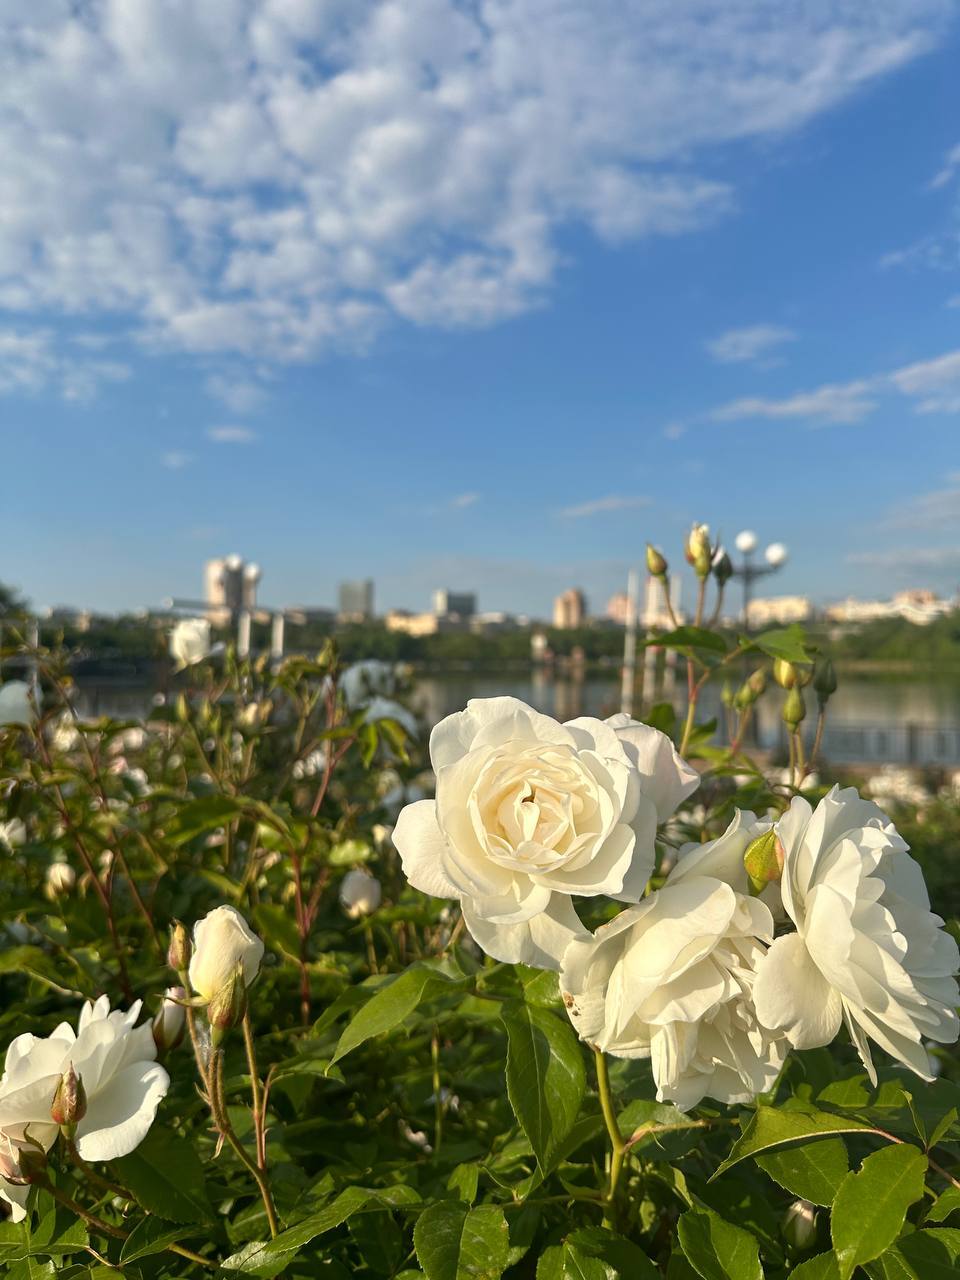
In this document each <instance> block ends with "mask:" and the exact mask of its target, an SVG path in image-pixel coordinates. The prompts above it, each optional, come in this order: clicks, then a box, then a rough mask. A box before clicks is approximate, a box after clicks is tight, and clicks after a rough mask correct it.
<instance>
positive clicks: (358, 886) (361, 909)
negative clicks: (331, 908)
mask: <svg viewBox="0 0 960 1280" xmlns="http://www.w3.org/2000/svg"><path fill="white" fill-rule="evenodd" d="M382 896H383V893H382V890H381V888H380V881H379V880H378V879H377V877H376V876H372V875H371V874H370V872H369V871H364V869H363V868H362V867H355V868H354V869H353V870H352V871H348V872H347V874H346V875H345V876H344V877H343V880H342V881H341V883H340V905H341V906H342V907H343V909H344V911H345V912H346V914H347V915H348V916H349V917H350V919H351V920H357V919H359V918H360V917H361V916H368V915H370V913H371V912H372V911H376V909H377V907H379V905H380V899H381V898H382Z"/></svg>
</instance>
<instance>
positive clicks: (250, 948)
mask: <svg viewBox="0 0 960 1280" xmlns="http://www.w3.org/2000/svg"><path fill="white" fill-rule="evenodd" d="M263 950H264V948H263V943H262V942H261V940H260V939H259V938H258V937H257V935H256V934H255V933H254V932H253V930H252V929H251V928H250V926H249V925H248V924H247V922H246V920H244V918H243V916H242V915H241V914H240V912H239V911H238V910H237V909H236V907H229V906H222V907H216V908H215V909H214V910H213V911H210V912H208V914H207V915H205V916H204V917H203V919H202V920H198V921H197V923H196V924H195V925H194V926H193V955H192V956H191V959H190V985H191V987H192V988H193V990H194V991H195V992H196V993H197V995H199V996H202V997H203V999H204V1000H212V999H213V997H214V996H215V995H216V994H217V992H218V991H220V990H221V989H222V988H223V987H225V986H226V984H227V983H228V982H230V981H231V980H232V979H233V976H234V974H235V973H236V972H237V969H238V968H239V969H241V970H242V972H243V980H244V983H245V984H246V985H247V986H248V987H249V986H250V984H251V983H252V982H253V981H254V979H255V978H256V976H257V974H258V973H259V972H260V964H261V961H262V960H263Z"/></svg>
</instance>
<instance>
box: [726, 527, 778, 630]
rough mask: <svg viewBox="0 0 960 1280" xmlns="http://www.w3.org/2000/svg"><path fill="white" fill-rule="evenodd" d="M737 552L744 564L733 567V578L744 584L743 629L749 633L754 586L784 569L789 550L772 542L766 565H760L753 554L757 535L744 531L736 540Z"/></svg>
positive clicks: (748, 530)
mask: <svg viewBox="0 0 960 1280" xmlns="http://www.w3.org/2000/svg"><path fill="white" fill-rule="evenodd" d="M734 544H735V545H736V548H737V550H738V551H739V552H740V553H741V555H742V556H743V563H742V564H735V565H734V566H733V576H734V577H735V578H740V579H741V580H742V582H743V629H744V630H745V631H748V630H749V628H750V599H751V596H752V594H753V584H754V583H755V582H756V580H757V579H758V578H764V577H766V576H767V574H769V573H776V572H777V570H778V569H782V568H783V566H784V565H785V564H786V562H787V555H788V552H787V548H786V547H785V546H784V545H783V543H782V542H771V543H770V545H769V546H768V547H767V549H766V550H765V551H764V553H763V558H764V560H765V561H766V563H765V564H760V563H758V562H757V561H755V560H754V559H753V554H754V552H755V551H756V549H757V535H756V534H755V533H754V532H753V530H752V529H744V530H743V531H742V532H740V533H738V534H737V536H736V538H735V539H734Z"/></svg>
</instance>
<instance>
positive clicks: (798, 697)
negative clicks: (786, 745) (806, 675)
mask: <svg viewBox="0 0 960 1280" xmlns="http://www.w3.org/2000/svg"><path fill="white" fill-rule="evenodd" d="M780 714H781V715H782V717H783V723H784V724H785V725H786V726H787V728H788V729H789V730H790V731H791V733H796V731H797V730H798V729H799V728H800V726H801V724H803V721H804V718H805V716H806V714H807V707H806V703H805V702H804V701H803V694H802V693H801V692H800V688H799V686H798V685H794V686H793V688H792V689H791V690H789V692H788V693H787V696H786V698H785V699H784V702H783V711H782V712H781V713H780Z"/></svg>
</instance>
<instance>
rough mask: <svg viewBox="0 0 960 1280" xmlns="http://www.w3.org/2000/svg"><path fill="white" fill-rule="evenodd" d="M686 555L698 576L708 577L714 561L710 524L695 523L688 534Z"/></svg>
mask: <svg viewBox="0 0 960 1280" xmlns="http://www.w3.org/2000/svg"><path fill="white" fill-rule="evenodd" d="M685 555H686V557H687V563H688V564H691V565H693V570H694V573H696V575H697V577H698V578H705V577H707V575H708V574H709V572H710V566H711V564H712V562H713V548H712V547H711V546H710V527H709V525H705V524H695V525H694V526H693V528H692V529H691V530H690V532H689V533H688V534H687V545H686V547H685Z"/></svg>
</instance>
